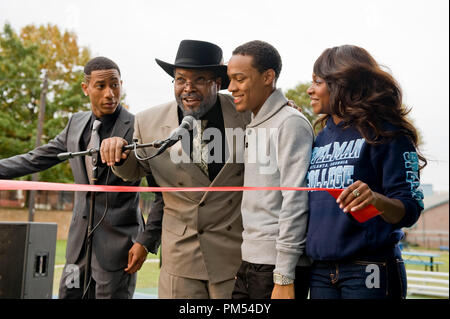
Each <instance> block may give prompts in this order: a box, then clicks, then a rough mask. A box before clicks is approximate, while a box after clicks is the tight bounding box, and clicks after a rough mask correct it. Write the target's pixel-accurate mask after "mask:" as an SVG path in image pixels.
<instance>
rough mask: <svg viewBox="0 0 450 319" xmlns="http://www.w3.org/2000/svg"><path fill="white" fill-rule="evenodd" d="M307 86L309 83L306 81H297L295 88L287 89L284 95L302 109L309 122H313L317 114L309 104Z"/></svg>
mask: <svg viewBox="0 0 450 319" xmlns="http://www.w3.org/2000/svg"><path fill="white" fill-rule="evenodd" d="M309 86H310V83H308V82H303V83H299V84H298V85H297V86H296V87H295V88H293V89H289V90H287V92H286V93H285V95H286V97H287V98H288V99H289V100H293V101H294V102H295V104H296V105H297V106H299V107H300V108H301V109H302V113H303V114H304V115H305V116H306V117H307V118H308V120H309V121H310V122H311V124H314V121H315V120H316V119H317V117H318V116H317V115H316V114H314V112H313V111H312V108H311V106H310V105H309V102H310V99H309V95H308V93H306V91H307V90H308V87H309ZM316 133H317V132H316Z"/></svg>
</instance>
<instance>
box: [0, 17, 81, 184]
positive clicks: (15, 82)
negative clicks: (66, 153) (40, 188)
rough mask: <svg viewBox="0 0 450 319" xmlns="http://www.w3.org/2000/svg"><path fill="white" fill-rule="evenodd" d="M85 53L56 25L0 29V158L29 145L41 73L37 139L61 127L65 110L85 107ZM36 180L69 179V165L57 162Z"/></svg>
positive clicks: (31, 146)
mask: <svg viewBox="0 0 450 319" xmlns="http://www.w3.org/2000/svg"><path fill="white" fill-rule="evenodd" d="M89 58H90V53H89V51H88V49H86V48H80V47H78V44H77V39H76V35H74V34H73V33H70V32H67V31H66V32H63V33H62V32H60V31H59V29H58V27H57V26H52V25H50V24H48V25H47V26H39V27H36V26H34V25H28V26H25V27H24V28H23V29H22V30H21V33H20V34H17V33H16V32H15V31H14V30H13V29H12V27H11V26H10V25H9V24H6V25H5V26H4V27H3V31H1V30H0V95H1V96H0V158H6V157H10V156H13V155H17V154H22V153H26V152H28V151H30V150H32V149H34V147H35V144H36V131H37V129H36V128H37V122H38V116H39V104H40V95H41V92H42V83H43V78H44V75H45V74H47V76H48V93H47V96H46V109H45V122H44V129H43V135H42V140H41V144H45V143H47V142H48V141H49V140H50V139H52V138H54V137H55V136H56V135H57V134H58V133H59V132H61V131H62V129H63V128H64V126H65V125H66V124H67V122H68V118H69V117H70V115H71V114H73V113H75V112H78V111H83V110H88V109H89V100H88V99H87V98H86V97H85V96H84V94H83V93H82V90H81V87H80V84H81V81H82V70H83V66H84V64H85V63H86V62H87V61H88V60H89ZM40 179H41V180H45V181H52V182H72V181H73V178H72V173H71V171H70V167H69V164H68V163H67V162H66V163H63V164H60V165H57V166H55V167H53V168H51V169H49V170H47V171H45V172H42V173H41V175H40Z"/></svg>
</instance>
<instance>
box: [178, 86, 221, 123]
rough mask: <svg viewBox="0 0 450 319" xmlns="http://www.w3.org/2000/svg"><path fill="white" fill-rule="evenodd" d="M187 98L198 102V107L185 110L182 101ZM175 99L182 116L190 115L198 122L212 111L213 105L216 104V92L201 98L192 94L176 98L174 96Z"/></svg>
mask: <svg viewBox="0 0 450 319" xmlns="http://www.w3.org/2000/svg"><path fill="white" fill-rule="evenodd" d="M187 97H191V98H194V99H196V100H199V101H200V105H199V106H197V107H196V108H194V109H190V108H185V107H184V105H183V99H185V98H187ZM175 99H176V101H177V105H178V107H179V108H180V109H181V111H183V116H187V115H191V116H193V117H194V118H195V119H196V120H198V119H200V118H201V117H202V116H204V115H205V114H206V113H208V111H209V110H211V109H212V107H213V106H214V104H216V101H217V92H208V94H207V96H202V95H200V94H198V93H195V92H192V93H188V94H180V95H178V96H175Z"/></svg>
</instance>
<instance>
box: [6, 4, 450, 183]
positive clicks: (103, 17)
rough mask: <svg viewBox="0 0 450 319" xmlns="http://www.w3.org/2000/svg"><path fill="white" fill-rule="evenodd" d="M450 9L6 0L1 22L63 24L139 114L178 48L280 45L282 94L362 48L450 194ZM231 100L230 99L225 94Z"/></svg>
mask: <svg viewBox="0 0 450 319" xmlns="http://www.w3.org/2000/svg"><path fill="white" fill-rule="evenodd" d="M448 6H449V1H448V0H421V1H417V0H405V1H403V0H387V1H386V0H376V1H372V0H371V1H360V0H357V1H350V0H340V1H332V0H330V1H328V0H318V1H299V0H293V1H287V0H286V1H285V0H276V1H275V0H258V1H244V0H231V1H211V0H205V1H195V0H191V1H186V0H184V1H183V0H181V1H169V0H167V1H134V0H129V1H112V0H107V1H106V0H105V1H93V0H87V1H61V0H54V1H52V0H44V1H43V0H39V1H26V0H14V1H12V0H0V24H1V25H3V24H4V23H5V22H9V23H10V24H11V25H12V27H13V28H14V29H15V30H16V31H19V30H20V28H22V27H23V26H25V25H27V24H32V23H33V24H46V23H52V24H56V25H58V26H59V27H60V28H61V29H68V30H70V31H73V32H75V33H76V34H77V35H78V41H79V44H80V45H82V46H87V47H89V49H90V50H91V53H92V55H93V56H97V55H103V56H107V57H109V58H111V59H113V60H114V61H116V62H117V63H118V65H119V67H120V69H121V72H122V79H123V85H124V89H125V92H126V94H127V99H126V102H127V103H128V104H129V105H130V107H131V109H130V110H131V112H132V113H137V112H139V111H141V110H143V109H145V108H148V107H151V106H154V105H157V104H160V103H164V102H167V101H169V100H171V99H173V86H172V84H171V78H170V77H169V76H168V75H167V74H166V73H165V72H164V71H163V70H162V69H161V68H160V67H159V66H158V65H157V64H156V63H155V60H154V59H155V58H159V59H161V60H163V61H167V62H170V63H173V61H174V59H175V55H176V51H177V48H178V45H179V42H180V41H181V40H183V39H196V40H205V41H210V42H214V43H216V44H217V45H219V46H220V47H221V48H222V49H223V52H224V59H225V62H227V61H228V59H229V58H230V57H231V52H232V50H233V49H234V48H235V47H237V46H238V45H240V44H242V43H245V42H247V41H250V40H256V39H257V40H264V41H267V42H269V43H271V44H272V45H274V46H275V47H276V48H277V49H278V51H279V52H280V55H281V57H282V60H283V69H282V72H281V75H280V78H279V81H278V86H279V87H281V88H282V89H283V90H285V91H286V90H287V89H289V88H293V87H295V86H296V85H297V84H298V83H299V82H306V81H310V79H311V73H312V66H313V63H314V61H315V60H316V58H317V57H318V56H319V55H320V54H321V52H322V51H323V50H324V49H325V48H328V47H332V46H337V45H342V44H355V45H359V46H362V47H364V48H365V49H367V50H368V51H369V52H370V53H371V54H372V55H373V56H374V57H375V59H376V60H377V61H378V62H379V63H380V64H383V65H385V66H387V67H389V69H390V70H391V72H392V74H393V75H394V77H395V78H396V79H397V80H398V81H399V83H400V85H401V86H402V88H403V91H404V102H405V104H406V105H408V106H410V107H411V108H412V112H411V117H412V118H413V120H414V122H415V124H416V126H417V127H418V128H419V130H420V131H421V133H422V136H423V139H424V142H425V143H424V145H423V146H422V148H421V149H422V152H423V154H424V155H425V156H426V157H427V158H428V163H429V165H428V166H427V168H425V170H424V171H423V173H422V177H421V179H422V183H428V184H433V187H434V189H435V190H447V191H448V189H449V178H448V175H449V122H448V121H449V89H448V87H449V40H448V39H449V13H448V11H449V8H448ZM223 92H226V91H223Z"/></svg>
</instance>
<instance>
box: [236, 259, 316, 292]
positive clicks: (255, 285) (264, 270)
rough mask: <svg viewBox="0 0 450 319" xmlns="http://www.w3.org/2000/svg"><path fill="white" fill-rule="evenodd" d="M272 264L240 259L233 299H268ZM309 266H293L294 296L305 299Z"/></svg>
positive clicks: (271, 282)
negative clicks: (254, 262)
mask: <svg viewBox="0 0 450 319" xmlns="http://www.w3.org/2000/svg"><path fill="white" fill-rule="evenodd" d="M274 269H275V266H274V265H263V264H252V263H249V262H246V261H242V264H241V267H240V268H239V270H238V273H237V276H236V284H235V285H234V290H233V294H232V297H231V298H233V299H270V297H271V295H272V290H273V287H274V283H273V270H274ZM310 270H311V267H296V268H295V281H294V289H295V298H296V299H306V298H307V297H308V290H309V278H310Z"/></svg>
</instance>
